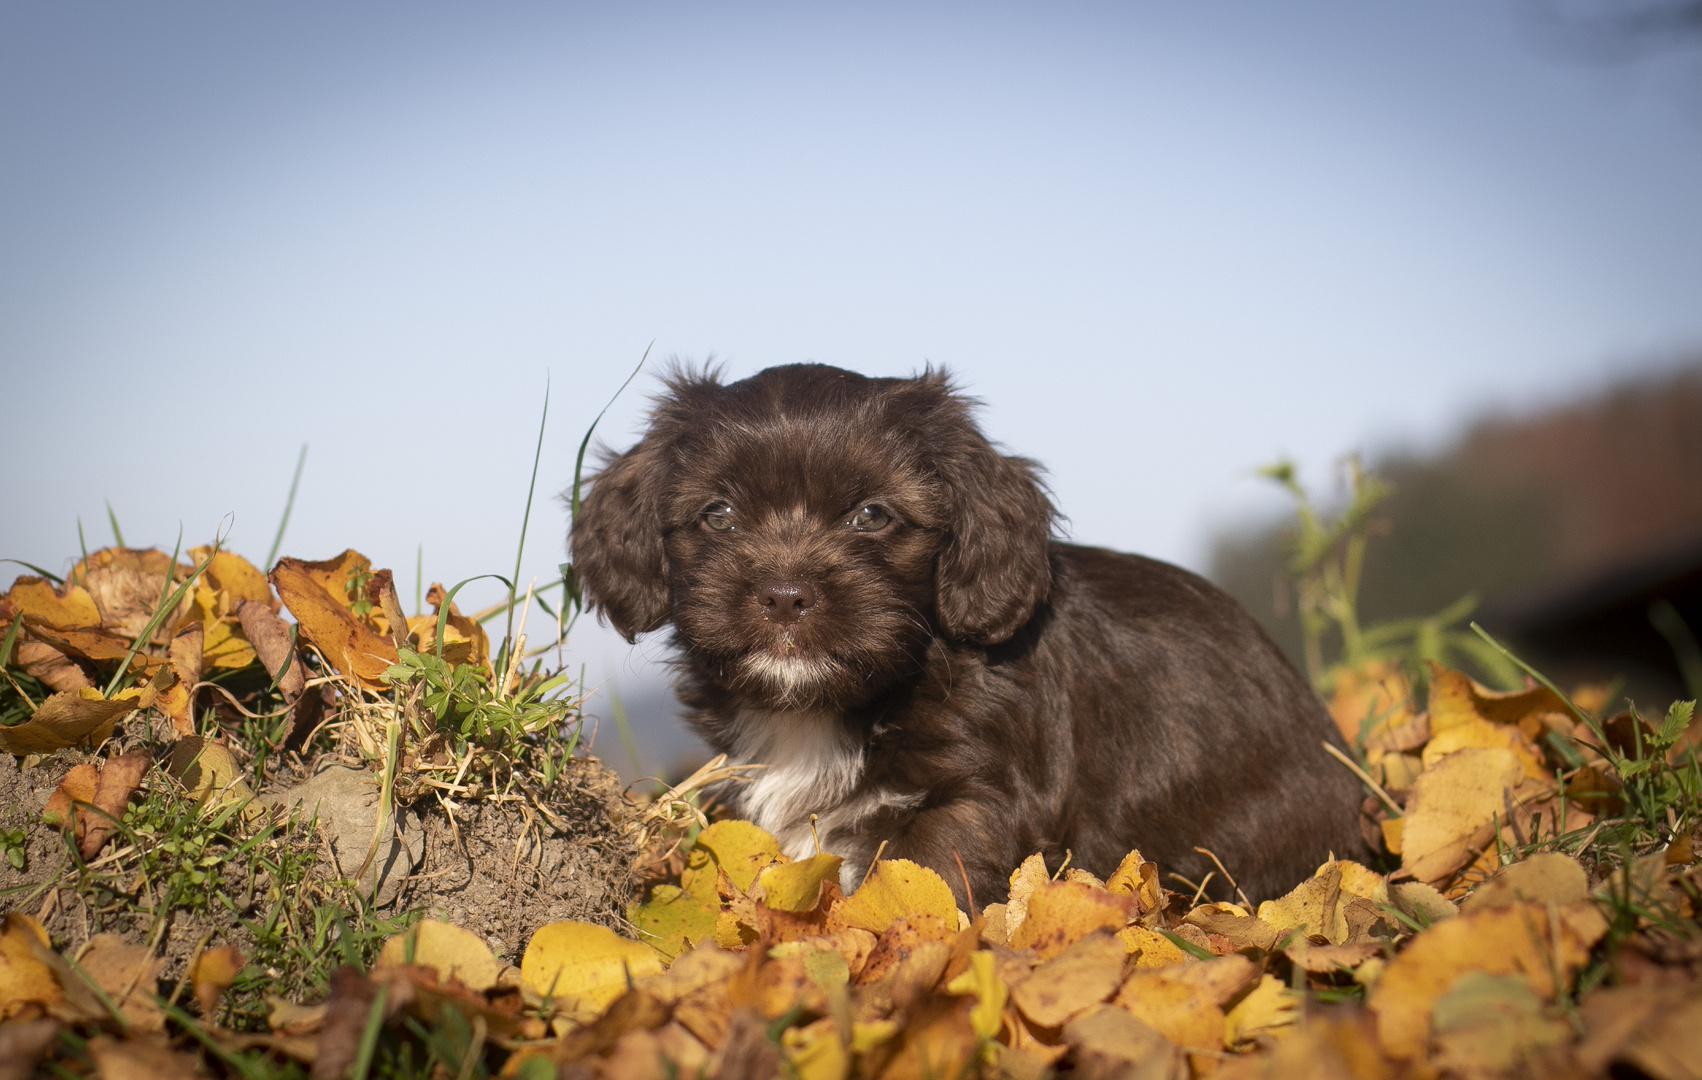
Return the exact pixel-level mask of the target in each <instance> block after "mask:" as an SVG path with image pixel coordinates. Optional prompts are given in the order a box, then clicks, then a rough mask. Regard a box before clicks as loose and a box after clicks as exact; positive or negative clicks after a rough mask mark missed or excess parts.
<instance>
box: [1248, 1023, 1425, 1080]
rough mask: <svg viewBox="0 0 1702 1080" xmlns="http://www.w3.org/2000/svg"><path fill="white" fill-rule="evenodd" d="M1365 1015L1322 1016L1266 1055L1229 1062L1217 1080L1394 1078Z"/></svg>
mask: <svg viewBox="0 0 1702 1080" xmlns="http://www.w3.org/2000/svg"><path fill="white" fill-rule="evenodd" d="M1397 1075H1405V1072H1404V1071H1403V1072H1401V1073H1397V1072H1396V1069H1395V1067H1394V1065H1393V1064H1391V1063H1390V1062H1389V1061H1387V1060H1386V1059H1385V1058H1384V1057H1383V1055H1382V1053H1381V1051H1380V1050H1379V1048H1378V1046H1377V1033H1376V1030H1375V1028H1374V1027H1373V1025H1372V1023H1371V1020H1370V1017H1369V1016H1368V1015H1366V1014H1365V1013H1364V1012H1363V1011H1360V1012H1352V1013H1341V1012H1338V1013H1333V1014H1332V1013H1326V1014H1324V1015H1321V1016H1316V1017H1310V1018H1308V1019H1307V1022H1306V1023H1305V1024H1303V1025H1301V1026H1299V1027H1297V1028H1295V1029H1294V1030H1293V1032H1292V1033H1291V1034H1289V1035H1288V1036H1287V1037H1286V1038H1283V1039H1281V1040H1279V1041H1278V1042H1277V1044H1276V1047H1275V1048H1274V1049H1273V1050H1271V1051H1270V1052H1269V1053H1265V1054H1258V1055H1254V1056H1250V1057H1244V1058H1241V1059H1239V1060H1237V1061H1233V1062H1229V1063H1227V1064H1226V1066H1225V1068H1224V1069H1222V1070H1221V1071H1220V1072H1218V1073H1217V1080H1394V1078H1395V1077H1396V1076H1397Z"/></svg>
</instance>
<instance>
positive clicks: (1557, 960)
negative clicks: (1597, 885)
mask: <svg viewBox="0 0 1702 1080" xmlns="http://www.w3.org/2000/svg"><path fill="white" fill-rule="evenodd" d="M1585 907H1588V910H1589V911H1590V912H1591V913H1594V907H1593V905H1580V906H1579V908H1577V909H1567V910H1561V911H1560V912H1559V914H1560V919H1559V921H1558V924H1557V925H1555V926H1552V927H1551V926H1550V924H1549V918H1548V913H1549V908H1548V907H1547V906H1545V905H1540V904H1527V903H1522V902H1520V903H1514V904H1511V905H1509V906H1507V907H1504V908H1496V909H1493V910H1489V911H1479V912H1475V913H1472V914H1462V915H1460V916H1458V917H1456V918H1452V919H1447V920H1445V921H1443V922H1440V923H1438V924H1436V925H1435V926H1432V927H1431V928H1430V929H1428V930H1426V931H1425V932H1424V933H1422V934H1419V935H1417V936H1416V937H1414V938H1413V940H1412V943H1411V944H1410V945H1408V946H1407V948H1406V949H1405V950H1404V951H1403V952H1401V953H1399V954H1397V955H1396V956H1395V957H1394V959H1392V960H1390V961H1389V963H1388V966H1387V967H1386V968H1385V969H1384V971H1383V974H1382V976H1381V977H1380V978H1379V979H1378V981H1377V985H1376V988H1375V989H1374V990H1373V991H1372V994H1371V1000H1370V1007H1371V1010H1372V1011H1373V1012H1375V1013H1376V1014H1377V1031H1378V1035H1379V1037H1380V1038H1381V1040H1382V1043H1383V1046H1384V1048H1385V1049H1386V1050H1387V1051H1388V1053H1389V1054H1390V1055H1391V1056H1393V1057H1396V1058H1402V1059H1407V1058H1413V1057H1416V1056H1418V1055H1419V1054H1420V1053H1422V1052H1423V1050H1424V1046H1425V1043H1426V1040H1427V1039H1428V1038H1429V1034H1430V1023H1431V1010H1432V1007H1433V1006H1434V1004H1435V1002H1436V1000H1437V999H1438V998H1440V997H1441V996H1442V995H1443V994H1444V993H1445V992H1447V990H1448V988H1449V987H1451V986H1452V985H1453V984H1454V980H1455V979H1457V978H1459V977H1460V976H1461V975H1463V974H1465V973H1466V972H1468V971H1477V972H1482V973H1485V974H1489V975H1520V976H1523V977H1524V979H1525V980H1526V981H1527V982H1528V983H1529V984H1530V988H1531V990H1532V992H1533V993H1535V994H1536V995H1537V996H1538V997H1540V998H1542V999H1543V1000H1545V1001H1552V1000H1554V996H1555V991H1556V987H1555V985H1554V972H1556V971H1558V972H1559V973H1560V975H1561V978H1562V980H1563V981H1564V982H1565V983H1567V984H1568V985H1569V984H1570V982H1571V979H1572V973H1573V970H1574V969H1575V968H1576V967H1577V966H1578V965H1580V964H1582V963H1583V962H1584V960H1585V959H1586V957H1587V956H1588V955H1589V949H1590V946H1591V945H1593V944H1595V942H1596V940H1597V938H1599V937H1600V934H1601V932H1602V931H1603V930H1605V929H1606V926H1605V923H1600V922H1599V920H1600V915H1599V914H1596V916H1595V917H1596V919H1597V920H1598V922H1597V923H1596V925H1595V926H1589V925H1586V924H1587V921H1588V920H1587V916H1585V917H1583V918H1580V916H1583V912H1584V908H1585Z"/></svg>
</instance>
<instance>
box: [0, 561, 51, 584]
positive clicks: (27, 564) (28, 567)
mask: <svg viewBox="0 0 1702 1080" xmlns="http://www.w3.org/2000/svg"><path fill="white" fill-rule="evenodd" d="M0 562H9V563H17V564H18V565H19V566H21V567H23V568H24V569H26V570H34V571H35V572H36V573H37V574H39V575H40V576H42V577H44V578H46V579H47V580H49V581H51V582H53V583H54V584H55V585H63V584H65V579H64V578H62V577H60V576H59V575H58V574H55V573H53V572H52V571H50V570H43V569H42V568H41V567H39V566H37V565H36V564H35V563H30V562H25V561H24V560H22V559H0Z"/></svg>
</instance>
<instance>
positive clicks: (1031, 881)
mask: <svg viewBox="0 0 1702 1080" xmlns="http://www.w3.org/2000/svg"><path fill="white" fill-rule="evenodd" d="M1051 880H1052V875H1051V874H1049V873H1047V871H1046V860H1045V858H1044V857H1043V856H1041V855H1040V854H1039V853H1038V852H1036V853H1035V854H1033V855H1030V856H1029V857H1028V858H1026V859H1024V860H1022V864H1021V865H1019V866H1018V867H1017V868H1016V869H1015V870H1012V871H1011V877H1010V889H1009V898H1008V900H1007V901H1006V904H1005V930H1006V932H1007V933H1009V934H1015V933H1016V931H1017V928H1018V927H1020V926H1021V925H1022V920H1024V919H1026V918H1027V917H1028V898H1029V897H1031V896H1033V895H1034V890H1036V889H1038V888H1040V886H1042V885H1044V884H1046V883H1047V882H1048V881H1051Z"/></svg>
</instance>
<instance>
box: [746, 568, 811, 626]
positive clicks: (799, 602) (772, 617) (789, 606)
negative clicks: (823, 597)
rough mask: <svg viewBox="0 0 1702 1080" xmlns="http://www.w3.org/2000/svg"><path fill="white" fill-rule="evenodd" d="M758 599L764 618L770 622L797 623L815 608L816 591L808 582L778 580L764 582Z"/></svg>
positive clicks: (790, 579) (758, 591)
mask: <svg viewBox="0 0 1702 1080" xmlns="http://www.w3.org/2000/svg"><path fill="white" fill-rule="evenodd" d="M756 599H757V603H759V604H761V605H762V617H763V618H765V619H767V620H768V621H769V622H772V623H781V624H786V623H795V622H797V621H798V620H799V619H801V618H803V617H804V613H805V612H807V611H809V610H810V608H812V607H814V606H815V602H816V590H815V587H814V586H812V585H811V584H810V583H809V582H807V581H800V580H797V579H795V578H784V579H776V580H773V581H765V582H763V584H762V587H761V588H759V589H758V590H757V594H756Z"/></svg>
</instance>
